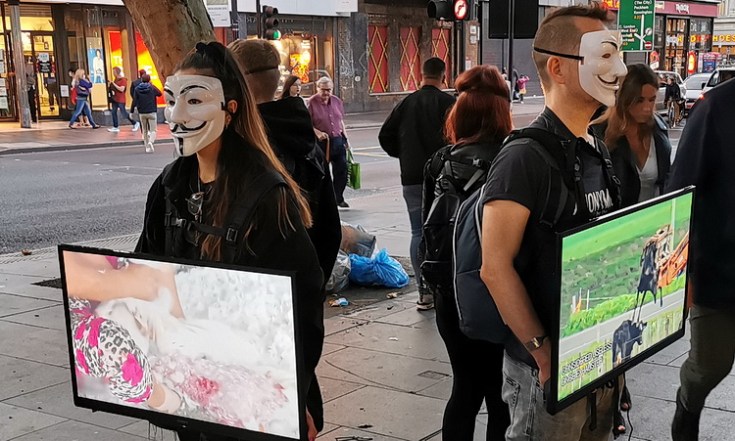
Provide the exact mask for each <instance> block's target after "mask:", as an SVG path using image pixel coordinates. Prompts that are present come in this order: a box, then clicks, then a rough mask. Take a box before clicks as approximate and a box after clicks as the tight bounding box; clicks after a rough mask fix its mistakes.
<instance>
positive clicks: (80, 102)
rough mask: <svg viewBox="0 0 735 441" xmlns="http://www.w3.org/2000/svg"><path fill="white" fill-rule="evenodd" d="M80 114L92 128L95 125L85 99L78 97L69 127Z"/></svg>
mask: <svg viewBox="0 0 735 441" xmlns="http://www.w3.org/2000/svg"><path fill="white" fill-rule="evenodd" d="M81 114H84V116H86V117H87V119H88V120H89V123H90V124H92V126H93V127H94V126H96V125H97V124H95V123H94V119H92V111H91V110H90V108H89V104H88V103H87V97H80V96H78V97H77V106H76V107H75V108H74V113H73V114H72V115H71V119H70V120H69V125H72V124H74V123H75V122H76V121H77V119H78V118H79V115H81Z"/></svg>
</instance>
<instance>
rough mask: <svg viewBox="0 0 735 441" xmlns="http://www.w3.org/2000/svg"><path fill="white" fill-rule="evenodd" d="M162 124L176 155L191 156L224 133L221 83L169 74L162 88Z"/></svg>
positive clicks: (200, 76)
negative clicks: (170, 137)
mask: <svg viewBox="0 0 735 441" xmlns="http://www.w3.org/2000/svg"><path fill="white" fill-rule="evenodd" d="M163 90H164V95H165V97H166V110H165V112H164V113H165V115H166V121H168V127H169V128H170V129H171V135H172V136H173V138H174V146H175V147H176V148H175V152H176V154H177V155H178V156H191V155H193V154H194V153H196V152H198V151H199V150H201V149H203V148H204V147H206V146H208V145H210V144H211V143H212V142H213V141H214V140H216V139H217V138H219V137H220V136H222V133H223V132H224V131H225V118H226V116H227V111H226V110H225V94H224V91H223V90H222V82H220V80H218V79H217V78H213V77H208V76H205V75H172V76H170V77H168V78H166V85H165V86H164V88H163Z"/></svg>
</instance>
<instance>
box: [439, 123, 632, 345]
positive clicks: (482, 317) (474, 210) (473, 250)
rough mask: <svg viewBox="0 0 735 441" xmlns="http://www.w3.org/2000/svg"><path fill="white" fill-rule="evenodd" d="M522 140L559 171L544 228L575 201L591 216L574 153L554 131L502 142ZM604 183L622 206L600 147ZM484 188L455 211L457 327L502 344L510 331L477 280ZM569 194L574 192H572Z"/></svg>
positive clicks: (519, 133)
mask: <svg viewBox="0 0 735 441" xmlns="http://www.w3.org/2000/svg"><path fill="white" fill-rule="evenodd" d="M520 138H531V139H533V140H534V141H536V143H532V144H531V146H532V148H533V149H534V150H536V151H537V152H538V153H539V154H540V155H541V156H542V157H543V158H544V160H545V161H546V162H547V163H548V164H549V165H550V166H551V167H552V169H553V170H556V171H558V172H559V175H560V177H561V178H560V179H555V175H556V173H554V172H552V173H551V174H550V175H549V176H550V181H549V191H548V192H547V195H546V197H547V199H546V203H545V204H544V209H543V210H542V213H541V215H540V223H541V225H542V226H543V227H544V228H547V229H550V230H554V228H555V226H556V224H557V222H558V221H559V218H560V217H561V215H562V213H563V212H564V209H565V207H566V206H567V204H568V202H569V197H570V196H572V197H573V198H574V203H575V204H576V207H577V209H578V210H581V211H582V213H586V214H587V217H588V218H589V212H588V209H587V204H586V203H585V202H584V201H583V195H584V188H583V185H582V173H581V167H579V166H577V164H576V154H573V155H568V154H565V153H564V152H565V150H564V146H563V141H562V140H561V139H560V138H559V137H558V136H556V135H554V134H553V133H551V132H549V131H546V130H544V129H540V128H534V127H529V128H525V129H521V130H515V131H513V132H512V133H511V134H510V136H508V138H507V139H506V140H505V142H504V145H505V146H506V147H504V148H513V147H512V146H511V147H507V144H508V143H510V142H512V141H515V140H517V139H520ZM600 154H601V155H602V159H603V163H604V165H605V167H604V175H605V179H606V181H607V183H608V188H609V191H610V194H611V196H612V197H613V200H614V201H617V205H616V207H619V206H620V203H619V200H620V197H619V196H620V192H619V191H618V187H619V181H617V178H615V176H614V172H613V168H612V161H611V160H610V155H609V153H608V151H607V149H604V148H603V149H601V152H600ZM486 189H487V185H483V186H482V188H480V189H479V190H478V191H476V192H475V193H474V194H472V196H470V197H469V198H467V199H466V200H465V201H464V202H463V203H462V205H461V206H460V207H459V211H458V212H457V219H456V226H455V229H454V238H453V246H454V268H453V276H454V293H455V301H456V306H457V313H458V315H459V327H460V330H461V331H462V333H464V334H465V335H466V336H467V337H469V338H472V339H477V340H485V341H489V342H492V343H505V342H506V341H507V340H508V338H510V337H511V335H512V333H511V330H510V328H508V326H507V325H506V324H505V322H504V321H503V319H502V317H501V316H500V313H499V312H498V309H497V307H496V306H495V302H494V301H493V298H492V296H491V295H490V292H489V291H488V290H487V287H486V286H485V283H484V282H483V281H482V279H481V278H480V268H481V266H482V246H481V244H482V215H483V208H484V204H483V200H484V197H485V191H486ZM572 192H573V193H572Z"/></svg>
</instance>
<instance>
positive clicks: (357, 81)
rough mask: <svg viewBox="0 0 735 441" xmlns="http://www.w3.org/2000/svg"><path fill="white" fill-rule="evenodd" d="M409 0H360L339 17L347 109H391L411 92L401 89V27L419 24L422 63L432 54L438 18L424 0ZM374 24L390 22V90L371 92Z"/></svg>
mask: <svg viewBox="0 0 735 441" xmlns="http://www.w3.org/2000/svg"><path fill="white" fill-rule="evenodd" d="M403 4H404V5H405V4H406V3H403ZM408 4H409V6H396V5H395V2H387V1H386V2H377V1H375V0H374V1H373V2H372V3H368V2H363V1H362V0H361V2H360V4H359V7H358V12H357V13H353V14H351V16H350V17H349V18H345V19H339V20H338V24H337V39H338V43H337V48H338V49H337V52H338V60H337V61H336V63H337V68H338V71H339V78H338V80H339V93H340V95H341V97H342V98H343V100H344V102H345V108H346V110H347V111H348V112H363V111H378V110H388V109H391V108H393V107H394V106H395V105H396V103H398V102H399V101H401V100H402V99H403V98H404V97H405V96H406V95H408V94H409V93H410V91H406V92H404V91H402V86H401V75H400V72H401V44H400V28H401V27H404V26H412V27H419V28H420V38H419V39H418V49H419V61H420V63H423V61H424V60H426V59H428V58H430V57H431V56H432V42H431V30H432V29H433V28H435V27H436V26H437V22H436V20H434V19H431V18H429V17H428V16H427V14H426V4H425V2H414V3H410V2H409V3H408ZM371 24H375V25H386V26H388V84H389V92H388V93H374V94H371V93H370V91H369V88H370V85H369V80H368V76H369V74H368V69H369V67H368V66H369V63H370V46H369V41H368V26H369V25H371Z"/></svg>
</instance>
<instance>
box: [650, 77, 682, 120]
mask: <svg viewBox="0 0 735 441" xmlns="http://www.w3.org/2000/svg"><path fill="white" fill-rule="evenodd" d="M656 74H657V75H658V93H657V94H656V112H657V113H659V114H662V115H664V116H667V117H668V115H669V114H673V110H672V109H671V107H672V105H671V104H670V103H669V106H666V105H665V104H664V98H665V97H666V85H667V84H668V80H669V78H670V77H674V81H675V82H676V84H678V85H679V89H681V96H682V97H686V95H687V88H686V85H685V84H684V80H682V79H681V75H679V74H678V73H677V72H673V71H667V70H657V71H656ZM682 110H684V109H682Z"/></svg>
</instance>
